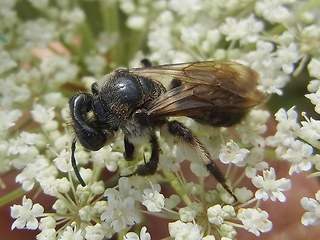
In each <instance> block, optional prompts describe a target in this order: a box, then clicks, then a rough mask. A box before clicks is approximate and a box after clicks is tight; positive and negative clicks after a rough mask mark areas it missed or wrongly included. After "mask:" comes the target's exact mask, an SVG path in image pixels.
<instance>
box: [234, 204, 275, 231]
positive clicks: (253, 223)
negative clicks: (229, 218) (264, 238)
mask: <svg viewBox="0 0 320 240" xmlns="http://www.w3.org/2000/svg"><path fill="white" fill-rule="evenodd" d="M237 217H238V218H239V219H240V220H241V222H242V223H243V226H244V228H245V229H246V230H248V231H249V232H252V233H253V234H255V235H256V236H260V232H268V231H270V230H271V228H272V222H271V221H270V220H268V217H269V214H268V213H267V212H266V211H263V210H261V209H260V208H258V209H253V208H247V209H245V208H240V209H239V211H238V214H237ZM259 231H260V232H259Z"/></svg>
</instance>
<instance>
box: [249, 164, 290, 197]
mask: <svg viewBox="0 0 320 240" xmlns="http://www.w3.org/2000/svg"><path fill="white" fill-rule="evenodd" d="M252 183H253V185H254V186H256V187H257V188H260V189H258V190H257V191H256V194H255V196H256V198H257V199H263V200H264V201H266V200H267V199H268V198H270V199H271V200H272V201H275V200H276V199H278V200H279V201H280V202H284V201H285V200H286V197H285V196H284V194H283V193H282V191H287V190H289V189H290V188H291V181H290V180H289V179H286V178H281V179H278V180H276V174H275V170H274V168H270V170H264V171H263V177H262V176H256V177H253V178H252Z"/></svg>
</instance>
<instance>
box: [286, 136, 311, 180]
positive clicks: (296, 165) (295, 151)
mask: <svg viewBox="0 0 320 240" xmlns="http://www.w3.org/2000/svg"><path fill="white" fill-rule="evenodd" d="M312 153H313V147H312V146H311V145H309V144H307V143H304V142H302V141H299V140H296V141H294V143H292V146H291V148H289V149H288V150H287V151H286V152H285V153H284V154H283V155H282V156H281V157H282V158H283V159H285V160H287V161H289V162H291V163H292V165H291V167H290V170H289V174H290V175H292V174H293V173H295V172H296V173H299V172H301V171H308V170H310V169H311V167H312V164H311V156H312Z"/></svg>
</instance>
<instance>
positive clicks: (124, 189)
mask: <svg viewBox="0 0 320 240" xmlns="http://www.w3.org/2000/svg"><path fill="white" fill-rule="evenodd" d="M118 188H119V190H116V189H114V188H107V189H106V191H105V192H104V196H105V197H107V198H108V199H110V198H115V199H125V198H126V197H133V198H134V199H139V198H140V193H139V191H138V190H136V189H134V188H132V186H131V183H130V181H129V178H127V177H122V178H120V179H119V182H118Z"/></svg>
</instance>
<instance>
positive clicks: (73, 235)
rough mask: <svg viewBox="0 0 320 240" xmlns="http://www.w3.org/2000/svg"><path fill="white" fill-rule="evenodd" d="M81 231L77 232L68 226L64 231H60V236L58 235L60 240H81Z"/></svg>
mask: <svg viewBox="0 0 320 240" xmlns="http://www.w3.org/2000/svg"><path fill="white" fill-rule="evenodd" d="M81 231H82V230H81V229H79V230H77V229H76V228H72V227H70V226H67V227H66V228H65V229H64V231H62V234H61V235H60V237H59V239H60V240H69V239H72V240H83V239H84V238H83V236H82V234H81Z"/></svg>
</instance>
